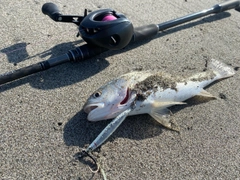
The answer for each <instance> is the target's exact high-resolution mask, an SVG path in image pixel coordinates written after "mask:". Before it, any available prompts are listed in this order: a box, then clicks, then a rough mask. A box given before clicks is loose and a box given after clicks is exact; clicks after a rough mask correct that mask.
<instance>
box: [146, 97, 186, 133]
mask: <svg viewBox="0 0 240 180" xmlns="http://www.w3.org/2000/svg"><path fill="white" fill-rule="evenodd" d="M177 104H186V103H184V102H171V101H170V102H158V101H157V102H153V104H152V110H151V112H150V113H149V114H150V116H152V117H153V118H154V119H155V120H156V121H157V122H159V123H160V124H161V125H163V126H165V127H166V128H169V129H172V130H175V131H179V127H178V126H177V124H176V123H173V122H172V121H171V119H170V115H171V111H170V110H169V109H167V108H166V107H169V106H173V105H177Z"/></svg>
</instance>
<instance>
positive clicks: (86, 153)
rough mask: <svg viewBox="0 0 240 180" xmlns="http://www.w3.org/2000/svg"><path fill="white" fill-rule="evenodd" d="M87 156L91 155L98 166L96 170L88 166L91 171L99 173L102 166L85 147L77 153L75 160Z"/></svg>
mask: <svg viewBox="0 0 240 180" xmlns="http://www.w3.org/2000/svg"><path fill="white" fill-rule="evenodd" d="M85 156H87V157H89V158H90V159H92V160H93V162H94V164H95V165H96V167H97V169H96V170H93V168H91V167H88V168H89V169H90V171H91V172H92V173H97V172H98V171H99V169H100V167H99V165H98V163H97V161H96V160H95V159H94V158H93V157H92V156H91V155H90V154H89V153H88V151H86V150H85V149H83V150H82V151H81V152H79V153H77V154H76V155H75V156H74V157H75V160H76V159H77V160H80V159H81V158H83V157H85Z"/></svg>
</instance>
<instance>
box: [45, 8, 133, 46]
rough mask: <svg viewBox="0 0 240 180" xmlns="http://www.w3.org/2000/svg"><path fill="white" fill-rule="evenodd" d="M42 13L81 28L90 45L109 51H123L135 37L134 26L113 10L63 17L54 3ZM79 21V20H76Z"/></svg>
mask: <svg viewBox="0 0 240 180" xmlns="http://www.w3.org/2000/svg"><path fill="white" fill-rule="evenodd" d="M42 12H43V13H44V14H46V15H48V16H49V17H50V18H51V19H53V20H54V21H59V22H71V23H74V24H76V25H78V26H79V33H78V35H80V36H81V37H82V39H84V40H85V41H86V42H87V43H88V44H92V45H95V46H99V47H103V48H106V49H109V50H117V49H122V48H124V47H125V46H127V45H128V44H129V42H130V41H131V39H132V37H133V33H134V30H133V25H132V23H131V22H130V21H129V20H128V19H127V18H126V17H125V16H124V15H123V14H118V13H117V12H115V11H114V10H112V9H101V10H97V11H93V12H91V13H89V14H88V15H87V10H86V9H85V12H84V16H72V15H62V14H61V13H60V12H59V10H58V7H57V6H56V5H55V4H53V3H46V4H44V5H43V7H42ZM76 19H77V20H76Z"/></svg>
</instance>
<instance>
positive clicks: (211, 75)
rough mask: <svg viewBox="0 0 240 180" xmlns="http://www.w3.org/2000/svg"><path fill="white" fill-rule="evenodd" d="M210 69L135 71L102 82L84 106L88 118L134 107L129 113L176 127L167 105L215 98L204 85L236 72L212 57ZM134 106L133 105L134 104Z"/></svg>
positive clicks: (110, 115) (110, 116)
mask: <svg viewBox="0 0 240 180" xmlns="http://www.w3.org/2000/svg"><path fill="white" fill-rule="evenodd" d="M207 64H208V66H207V69H206V70H205V71H203V72H199V73H197V74H194V75H192V76H190V77H179V76H173V75H171V74H168V73H166V72H152V71H133V72H129V73H127V74H123V75H121V76H120V77H118V78H115V79H113V80H112V81H110V82H108V83H106V84H105V85H103V86H101V87H100V88H99V89H98V90H96V91H95V92H94V93H93V94H92V95H91V96H90V97H89V98H88V99H87V101H86V103H85V104H84V106H83V110H84V111H85V112H86V113H87V114H88V115H87V119H88V120H89V121H100V120H107V119H113V118H115V117H117V116H118V115H119V114H121V113H122V112H123V111H126V110H128V109H130V108H131V109H132V110H131V112H130V113H129V114H128V115H129V116H132V115H138V114H149V115H150V116H151V117H152V118H154V119H155V120H156V121H157V122H159V123H160V124H161V125H163V126H165V127H166V128H169V129H173V130H176V129H177V128H176V126H175V125H174V123H173V122H172V120H171V118H169V117H170V116H171V111H170V110H169V109H168V107H170V106H173V105H182V104H186V102H184V101H186V100H187V99H189V98H192V97H194V96H203V97H207V98H216V97H215V96H213V95H212V94H210V93H209V92H207V91H206V90H204V87H206V86H208V85H209V84H211V83H213V82H214V81H217V80H221V79H225V78H228V77H231V76H233V75H234V74H235V71H234V69H233V68H232V67H231V66H228V65H226V64H225V63H223V62H220V61H218V60H215V59H211V60H210V61H209V62H208V63H207ZM133 107H134V108H133Z"/></svg>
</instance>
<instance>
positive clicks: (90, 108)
mask: <svg viewBox="0 0 240 180" xmlns="http://www.w3.org/2000/svg"><path fill="white" fill-rule="evenodd" d="M103 107H104V103H97V104H91V105H86V106H85V107H84V108H83V110H84V112H85V113H87V114H89V113H90V112H93V111H94V110H95V109H97V108H103Z"/></svg>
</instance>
